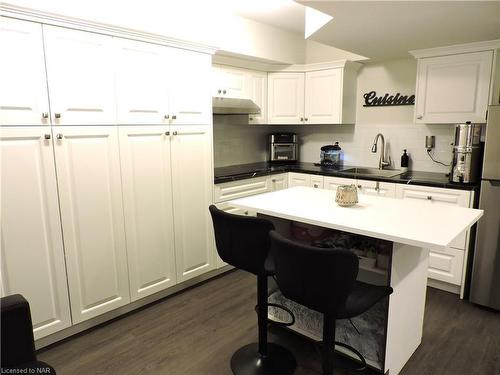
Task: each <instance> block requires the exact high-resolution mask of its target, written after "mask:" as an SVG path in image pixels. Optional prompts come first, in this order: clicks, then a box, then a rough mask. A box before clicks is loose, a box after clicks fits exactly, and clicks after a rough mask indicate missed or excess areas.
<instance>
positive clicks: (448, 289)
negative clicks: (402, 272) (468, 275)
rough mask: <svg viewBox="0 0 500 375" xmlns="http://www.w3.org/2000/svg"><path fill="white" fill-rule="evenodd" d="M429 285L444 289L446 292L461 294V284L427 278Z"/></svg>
mask: <svg viewBox="0 0 500 375" xmlns="http://www.w3.org/2000/svg"><path fill="white" fill-rule="evenodd" d="M427 286H430V287H431V288H435V289H440V290H444V291H446V292H450V293H453V294H458V295H459V296H460V285H454V284H449V283H445V282H443V281H439V280H434V279H427Z"/></svg>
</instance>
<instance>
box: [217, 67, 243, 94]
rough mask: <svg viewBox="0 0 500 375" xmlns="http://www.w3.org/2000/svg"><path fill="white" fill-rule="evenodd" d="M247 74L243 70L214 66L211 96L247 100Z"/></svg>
mask: <svg viewBox="0 0 500 375" xmlns="http://www.w3.org/2000/svg"><path fill="white" fill-rule="evenodd" d="M247 73H248V72H247V70H245V69H238V68H231V67H228V66H215V67H214V74H213V77H214V84H213V95H214V96H221V97H228V98H239V99H243V98H248V94H249V93H248V91H249V89H248V84H249V82H248V74H247Z"/></svg>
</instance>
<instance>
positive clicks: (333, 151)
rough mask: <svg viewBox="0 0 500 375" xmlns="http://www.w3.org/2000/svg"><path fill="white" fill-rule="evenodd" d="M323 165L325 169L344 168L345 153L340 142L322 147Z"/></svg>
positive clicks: (321, 158) (321, 157)
mask: <svg viewBox="0 0 500 375" xmlns="http://www.w3.org/2000/svg"><path fill="white" fill-rule="evenodd" d="M319 157H320V160H321V162H320V163H321V165H322V166H324V167H335V168H336V167H342V166H343V165H344V151H342V149H341V148H340V146H339V143H338V142H335V144H334V145H326V146H323V147H321V153H320V155H319Z"/></svg>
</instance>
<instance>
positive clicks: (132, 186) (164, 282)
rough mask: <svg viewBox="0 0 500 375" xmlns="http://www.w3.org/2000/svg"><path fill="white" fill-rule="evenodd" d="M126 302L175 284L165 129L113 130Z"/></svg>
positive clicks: (168, 165)
mask: <svg viewBox="0 0 500 375" xmlns="http://www.w3.org/2000/svg"><path fill="white" fill-rule="evenodd" d="M119 134H120V156H121V158H120V159H121V171H122V186H123V205H124V210H125V228H126V239H127V258H128V271H129V281H130V297H131V300H132V301H135V300H137V299H140V298H142V297H145V296H148V295H151V294H154V293H156V292H159V291H160V290H163V289H166V288H168V287H170V286H173V285H175V283H176V275H175V253H174V251H175V250H174V217H173V204H172V174H171V172H172V171H171V167H170V135H169V127H168V126H129V127H122V128H120V129H119Z"/></svg>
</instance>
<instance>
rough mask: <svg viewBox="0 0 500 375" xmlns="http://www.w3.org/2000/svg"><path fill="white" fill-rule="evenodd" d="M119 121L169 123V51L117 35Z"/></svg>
mask: <svg viewBox="0 0 500 375" xmlns="http://www.w3.org/2000/svg"><path fill="white" fill-rule="evenodd" d="M114 44H115V48H116V52H115V54H116V61H117V63H116V65H115V67H116V108H117V122H118V123H119V124H168V123H169V117H170V108H169V92H170V89H171V87H170V86H171V82H170V80H169V68H168V61H169V59H168V51H169V48H167V47H163V46H159V45H157V44H151V43H143V42H136V41H132V40H128V39H122V38H114Z"/></svg>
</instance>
